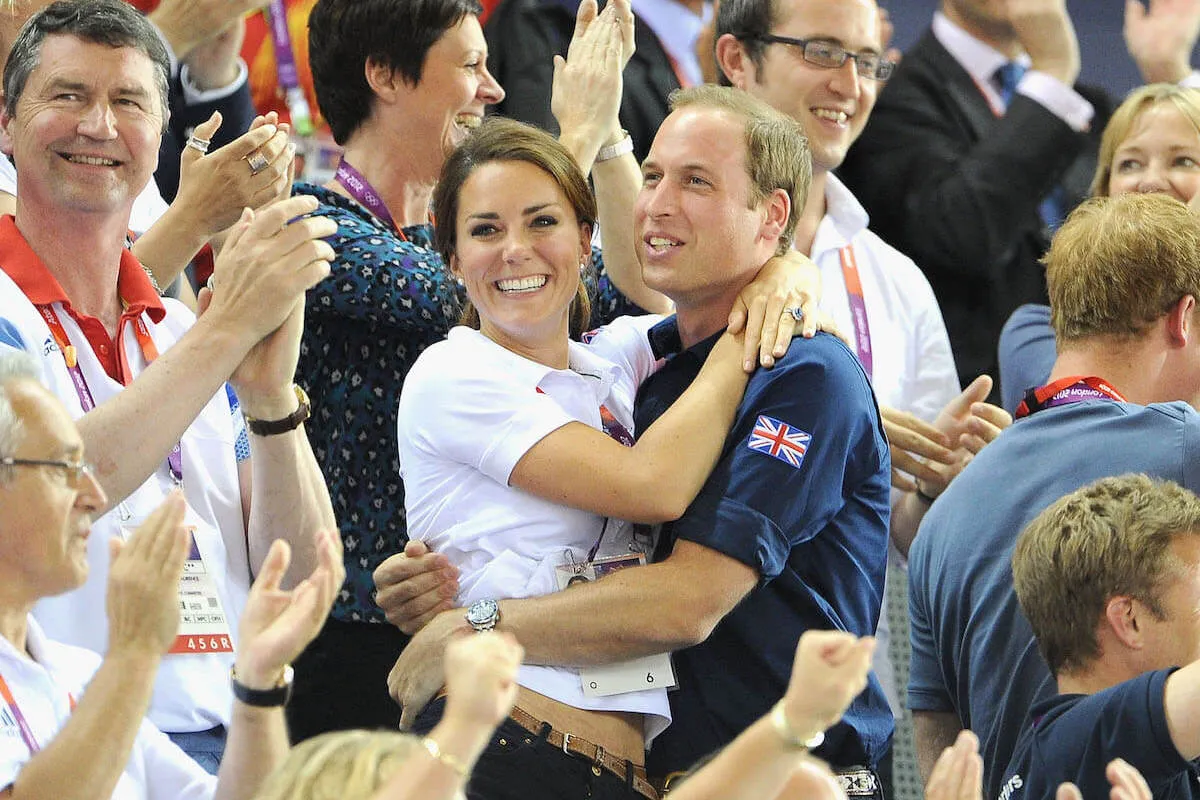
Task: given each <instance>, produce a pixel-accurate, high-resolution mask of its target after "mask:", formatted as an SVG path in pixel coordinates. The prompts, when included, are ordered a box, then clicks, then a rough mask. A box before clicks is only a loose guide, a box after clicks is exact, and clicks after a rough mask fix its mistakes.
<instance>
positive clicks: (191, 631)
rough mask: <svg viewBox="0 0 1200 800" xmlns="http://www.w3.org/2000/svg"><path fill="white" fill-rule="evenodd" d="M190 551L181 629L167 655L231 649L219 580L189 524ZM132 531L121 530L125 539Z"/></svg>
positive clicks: (183, 582)
mask: <svg viewBox="0 0 1200 800" xmlns="http://www.w3.org/2000/svg"><path fill="white" fill-rule="evenodd" d="M187 530H188V555H187V560H186V561H185V562H184V563H183V575H182V576H180V578H179V633H178V634H176V636H175V641H174V642H172V643H171V649H170V650H168V651H167V654H168V655H178V654H192V655H197V654H202V653H232V652H233V641H232V639H231V638H230V636H229V619H228V617H226V616H225V609H224V608H223V607H222V606H221V597H220V595H218V594H217V584H216V582H215V581H214V580H213V576H212V575H211V574H210V573H209V571H208V567H207V566H205V564H204V557H203V556H202V555H200V547H199V545H197V544H196V528H195V527H194V526H192V525H189V526H188V529H187ZM132 533H133V531H132V530H130V529H128V528H127V529H124V530H122V534H123V535H124V537H125V538H126V539H128V538H129V536H130V535H131V534H132Z"/></svg>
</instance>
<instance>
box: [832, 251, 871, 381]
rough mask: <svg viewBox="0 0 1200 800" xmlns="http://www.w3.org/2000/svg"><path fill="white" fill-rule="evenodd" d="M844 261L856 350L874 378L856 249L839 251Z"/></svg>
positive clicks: (869, 331) (869, 329) (869, 374)
mask: <svg viewBox="0 0 1200 800" xmlns="http://www.w3.org/2000/svg"><path fill="white" fill-rule="evenodd" d="M838 256H839V257H840V258H841V261H842V277H843V278H844V279H845V281H846V296H847V298H848V299H849V300H850V322H851V323H852V324H853V325H854V349H855V350H856V351H857V352H858V360H859V363H861V364H862V365H863V369H865V370H866V371H867V377H868V378H874V377H875V376H874V366H875V359H874V356H873V355H872V353H871V326H870V324H869V323H868V322H867V301H866V299H865V298H864V297H863V287H862V279H861V278H860V277H859V274H858V262H857V261H855V260H854V248H853V247H851V246H850V245H846V246H845V247H843V248H842V249H841V250H839V251H838Z"/></svg>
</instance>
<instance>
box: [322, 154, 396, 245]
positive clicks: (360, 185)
mask: <svg viewBox="0 0 1200 800" xmlns="http://www.w3.org/2000/svg"><path fill="white" fill-rule="evenodd" d="M333 179H334V180H335V181H337V182H338V183H340V184H341V185H342V188H343V189H345V190H346V191H347V192H349V193H350V196H351V197H353V198H354V199H355V200H357V201H358V202H360V203H362V204H363V205H364V206H366V207H367V210H368V211H370V212H371V213H372V214H374V215H375V216H376V217H378V218H379V220H380V222H382V223H383V224H384V225H387V226H388V227H389V228H391V229H392V230H393V231H394V232H395V234H396V236H398V237H399V238H400V241H402V242H407V241H408V237H407V236H405V235H404V231H402V230H400V226H398V225H397V224H396V221H395V220H394V219H392V212H390V211H388V207H387V204H386V203H384V202H383V198H382V197H380V196H379V192H377V191H375V187H374V186H372V185H371V182H370V181H368V180H367V179H366V178H365V177H363V174H362V173H361V172H359V171H358V170H356V169H355V168H354V167H353V166H352V165H351V164H350V162H349V161H347V160H346V159H345V158H343V159H342V161H341V163H340V164H338V168H337V172H335V173H333Z"/></svg>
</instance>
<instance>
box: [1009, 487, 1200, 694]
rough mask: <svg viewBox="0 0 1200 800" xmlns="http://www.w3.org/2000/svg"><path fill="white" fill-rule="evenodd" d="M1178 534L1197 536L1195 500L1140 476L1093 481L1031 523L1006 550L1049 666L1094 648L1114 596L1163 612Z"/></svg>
mask: <svg viewBox="0 0 1200 800" xmlns="http://www.w3.org/2000/svg"><path fill="white" fill-rule="evenodd" d="M1184 534H1200V498H1197V497H1196V495H1194V494H1192V493H1191V492H1190V491H1188V490H1187V489H1184V488H1183V487H1181V486H1179V485H1178V484H1175V483H1172V482H1170V481H1155V480H1151V479H1150V478H1148V477H1146V476H1145V475H1122V476H1120V477H1116V478H1104V479H1103V480H1099V481H1096V482H1095V483H1093V484H1091V485H1088V486H1085V487H1083V488H1082V489H1078V490H1076V491H1074V492H1072V493H1071V494H1069V495H1067V496H1066V497H1063V498H1062V499H1060V500H1058V501H1057V502H1056V503H1054V505H1052V506H1050V507H1049V508H1047V509H1046V510H1045V511H1043V512H1042V513H1041V514H1039V515H1038V516H1037V518H1036V519H1034V520H1033V522H1031V523H1029V525H1028V526H1027V527H1026V528H1025V530H1024V531H1023V532H1022V533H1021V535H1020V537H1019V538H1018V539H1017V545H1016V548H1015V549H1014V551H1013V558H1012V568H1013V585H1014V587H1015V588H1016V591H1017V599H1018V600H1019V601H1020V603H1021V609H1022V610H1023V611H1024V612H1025V616H1026V617H1027V618H1028V619H1029V624H1030V626H1031V627H1032V628H1033V633H1034V635H1035V636H1036V637H1037V640H1038V646H1039V648H1040V649H1041V651H1042V655H1043V656H1045V658H1046V663H1047V664H1049V666H1050V670H1051V672H1053V673H1054V674H1056V675H1057V674H1058V673H1060V672H1069V671H1072V670H1078V669H1081V668H1084V667H1086V666H1087V665H1088V663H1089V662H1090V661H1092V660H1094V659H1095V658H1096V657H1097V656H1098V655H1099V654H1100V648H1099V644H1098V642H1097V641H1096V626H1097V624H1098V623H1099V622H1100V619H1101V617H1102V616H1103V615H1104V613H1105V607H1106V606H1107V605H1108V601H1109V600H1110V599H1111V598H1113V597H1117V596H1126V597H1131V598H1133V599H1135V600H1137V601H1139V602H1141V603H1142V604H1143V605H1145V606H1146V607H1147V608H1148V609H1150V612H1151V613H1152V614H1154V615H1155V616H1156V617H1157V618H1158V619H1164V618H1165V613H1164V610H1163V606H1162V594H1163V590H1164V589H1165V588H1166V586H1167V584H1168V583H1169V582H1170V580H1171V579H1172V578H1173V577H1174V575H1175V574H1176V569H1177V567H1178V564H1177V560H1176V559H1175V557H1174V556H1173V555H1172V553H1171V552H1170V547H1171V542H1172V541H1174V540H1175V538H1176V537H1177V536H1181V535H1184Z"/></svg>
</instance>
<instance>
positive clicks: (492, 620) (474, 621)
mask: <svg viewBox="0 0 1200 800" xmlns="http://www.w3.org/2000/svg"><path fill="white" fill-rule="evenodd" d="M499 615H500V606H499V605H497V604H496V601H495V600H477V601H476V602H474V603H472V604H471V607H470V608H469V609H467V622H469V623H470V624H471V625H472V626H474V627H479V626H480V625H494V624H496V617H498V616H499Z"/></svg>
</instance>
